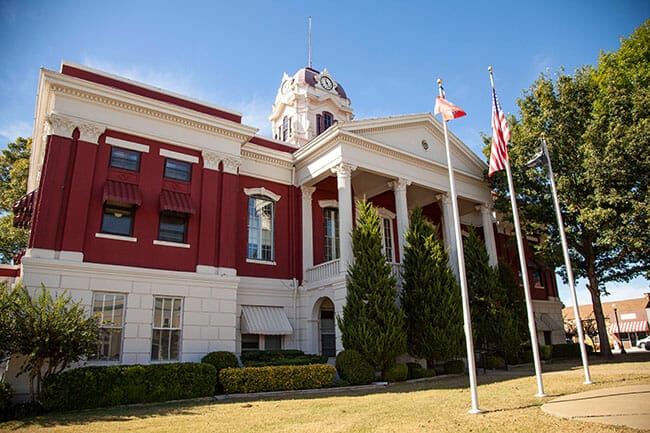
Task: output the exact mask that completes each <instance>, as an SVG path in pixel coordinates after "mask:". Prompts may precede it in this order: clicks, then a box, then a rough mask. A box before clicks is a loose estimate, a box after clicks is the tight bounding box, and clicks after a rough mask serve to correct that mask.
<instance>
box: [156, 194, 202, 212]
mask: <svg viewBox="0 0 650 433" xmlns="http://www.w3.org/2000/svg"><path fill="white" fill-rule="evenodd" d="M160 210H161V211H164V210H167V211H172V212H180V213H186V214H190V215H193V214H194V212H195V211H194V206H192V197H190V195H189V194H183V193H181V192H175V191H167V190H163V191H162V192H161V193H160Z"/></svg>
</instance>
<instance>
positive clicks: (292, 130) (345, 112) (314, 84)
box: [269, 67, 354, 147]
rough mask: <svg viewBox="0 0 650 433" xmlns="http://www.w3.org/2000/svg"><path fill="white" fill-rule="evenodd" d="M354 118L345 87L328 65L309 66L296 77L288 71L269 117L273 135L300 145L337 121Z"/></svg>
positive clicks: (277, 138) (278, 138) (297, 73)
mask: <svg viewBox="0 0 650 433" xmlns="http://www.w3.org/2000/svg"><path fill="white" fill-rule="evenodd" d="M353 118H354V114H353V113H352V108H351V106H350V100H349V99H348V97H347V95H346V93H345V90H343V87H342V86H341V85H340V84H339V83H338V82H336V80H334V78H333V77H332V75H331V74H330V73H329V72H328V71H327V69H324V70H323V71H322V72H319V71H317V70H315V69H312V68H309V67H307V68H302V69H300V70H299V71H298V72H296V73H295V75H293V76H292V77H290V76H289V75H287V73H286V72H285V73H284V75H283V77H282V82H281V84H280V88H279V89H278V94H277V95H276V97H275V103H274V104H273V113H272V114H271V116H270V117H269V120H271V125H272V128H273V129H272V130H273V132H272V135H273V138H275V139H276V140H280V141H285V142H287V143H290V144H293V145H294V146H296V147H300V146H303V145H304V144H305V143H307V142H309V141H310V140H311V139H313V138H314V137H316V136H317V135H319V134H321V133H323V132H325V131H326V130H327V128H329V127H330V126H332V125H333V124H334V123H335V122H347V121H350V120H352V119H353Z"/></svg>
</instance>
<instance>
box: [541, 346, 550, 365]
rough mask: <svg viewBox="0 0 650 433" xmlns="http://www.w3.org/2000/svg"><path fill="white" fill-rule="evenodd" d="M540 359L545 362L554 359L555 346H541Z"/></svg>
mask: <svg viewBox="0 0 650 433" xmlns="http://www.w3.org/2000/svg"><path fill="white" fill-rule="evenodd" d="M539 357H540V358H542V359H543V360H544V361H548V360H550V359H551V358H553V346H551V345H548V346H546V345H540V346H539Z"/></svg>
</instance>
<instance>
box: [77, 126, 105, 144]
mask: <svg viewBox="0 0 650 433" xmlns="http://www.w3.org/2000/svg"><path fill="white" fill-rule="evenodd" d="M77 128H79V139H80V140H81V141H87V142H88V143H94V144H98V141H99V136H100V135H102V134H103V133H104V131H106V127H105V126H101V125H98V124H96V123H90V122H88V123H79V124H78V125H77Z"/></svg>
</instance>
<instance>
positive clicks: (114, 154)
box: [111, 146, 140, 171]
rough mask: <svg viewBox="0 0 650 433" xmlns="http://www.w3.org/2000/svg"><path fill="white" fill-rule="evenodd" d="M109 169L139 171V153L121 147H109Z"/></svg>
mask: <svg viewBox="0 0 650 433" xmlns="http://www.w3.org/2000/svg"><path fill="white" fill-rule="evenodd" d="M111 167H113V168H121V169H122V170H128V171H140V152H137V151H135V150H130V149H124V148H122V147H115V146H113V147H111Z"/></svg>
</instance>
